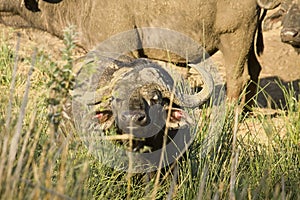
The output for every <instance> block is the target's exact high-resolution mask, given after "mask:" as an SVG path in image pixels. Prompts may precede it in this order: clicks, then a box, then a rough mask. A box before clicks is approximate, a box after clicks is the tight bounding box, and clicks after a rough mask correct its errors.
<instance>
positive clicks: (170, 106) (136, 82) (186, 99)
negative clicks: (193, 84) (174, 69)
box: [111, 59, 212, 151]
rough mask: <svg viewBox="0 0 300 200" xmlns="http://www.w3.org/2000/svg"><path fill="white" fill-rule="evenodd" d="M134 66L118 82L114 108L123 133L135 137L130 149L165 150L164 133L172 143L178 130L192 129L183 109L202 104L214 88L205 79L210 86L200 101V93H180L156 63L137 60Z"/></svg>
mask: <svg viewBox="0 0 300 200" xmlns="http://www.w3.org/2000/svg"><path fill="white" fill-rule="evenodd" d="M134 65H135V68H134V69H133V70H131V71H129V72H128V73H127V74H125V75H124V77H123V79H121V80H120V81H119V82H117V83H116V85H115V87H114V89H113V91H112V102H111V109H112V112H113V114H114V116H115V124H116V126H117V128H118V129H119V130H120V132H121V133H122V134H123V133H125V134H132V135H133V136H134V138H135V140H134V142H133V146H132V149H131V150H133V151H145V147H147V149H149V148H150V151H155V150H157V149H160V148H161V147H162V145H163V136H164V134H165V133H167V135H168V138H169V139H168V142H170V140H171V139H172V138H173V137H174V136H175V135H176V134H177V132H178V131H179V130H185V131H188V130H189V128H190V127H191V125H192V124H193V120H192V119H191V117H190V115H189V114H188V113H187V112H186V111H185V110H184V109H183V108H182V107H183V106H184V107H185V106H189V107H197V106H200V105H201V104H203V103H204V102H205V101H204V100H207V99H208V98H209V97H210V95H211V91H212V89H211V88H210V89H207V87H208V86H209V85H212V83H211V81H212V80H211V79H210V80H209V83H208V82H206V81H207V79H204V83H205V84H207V86H205V87H203V88H204V89H203V91H200V92H199V93H200V95H201V96H202V99H201V98H200V99H198V96H199V93H197V94H193V95H187V94H186V95H184V94H179V93H180V92H179V91H176V90H177V89H176V87H175V82H174V79H173V78H172V77H171V76H170V74H169V73H168V72H167V71H165V70H164V69H162V68H161V67H160V66H158V65H157V64H155V63H153V62H150V61H149V60H146V59H138V60H137V61H135V63H134ZM202 75H203V74H202ZM172 90H173V91H172ZM201 92H202V93H201Z"/></svg>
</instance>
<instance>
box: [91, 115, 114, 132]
mask: <svg viewBox="0 0 300 200" xmlns="http://www.w3.org/2000/svg"><path fill="white" fill-rule="evenodd" d="M93 118H94V119H96V120H97V121H98V123H99V124H100V126H101V129H102V130H108V129H109V128H111V126H112V125H113V124H114V121H115V118H114V116H113V113H112V111H108V110H104V111H97V112H96V113H95V115H94V117H93Z"/></svg>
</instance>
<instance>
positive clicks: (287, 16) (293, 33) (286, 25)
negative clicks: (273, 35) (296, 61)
mask: <svg viewBox="0 0 300 200" xmlns="http://www.w3.org/2000/svg"><path fill="white" fill-rule="evenodd" d="M276 21H281V25H282V29H281V33H280V36H281V41H282V42H284V43H288V44H290V45H292V46H293V47H294V48H295V50H296V52H298V53H300V1H299V0H285V1H284V2H283V3H281V6H280V9H279V10H278V11H277V12H275V13H274V14H272V15H271V16H270V17H268V18H266V22H265V24H266V25H265V27H266V29H270V28H272V25H273V23H274V22H276Z"/></svg>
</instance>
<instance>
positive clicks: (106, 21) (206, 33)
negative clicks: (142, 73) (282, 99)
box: [0, 0, 280, 105]
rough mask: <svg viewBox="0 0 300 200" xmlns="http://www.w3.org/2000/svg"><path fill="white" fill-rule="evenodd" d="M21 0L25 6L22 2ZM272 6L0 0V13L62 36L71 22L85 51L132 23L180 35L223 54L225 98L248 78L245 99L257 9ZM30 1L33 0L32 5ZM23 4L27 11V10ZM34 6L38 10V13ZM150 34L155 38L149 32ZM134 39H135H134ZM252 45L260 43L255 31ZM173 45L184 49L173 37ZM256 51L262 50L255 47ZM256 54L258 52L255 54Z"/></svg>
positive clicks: (210, 0) (207, 1) (225, 0)
mask: <svg viewBox="0 0 300 200" xmlns="http://www.w3.org/2000/svg"><path fill="white" fill-rule="evenodd" d="M24 1H25V3H26V4H27V6H23V5H24ZM258 2H259V6H261V7H264V8H266V9H273V8H274V7H276V6H277V5H278V4H279V3H280V1H279V0H257V1H256V0H244V1H236V0H192V1H189V2H188V3H186V2H183V1H180V0H174V1H140V0H132V1H129V0H122V1H117V0H111V1H105V0H104V1H95V0H77V1H75V0H62V1H50V0H47V1H42V0H40V1H36V0H15V1H6V0H0V11H5V12H11V13H14V14H16V15H19V16H21V17H22V18H23V19H24V20H25V21H26V23H27V25H29V26H31V27H34V28H39V29H42V30H45V31H47V32H50V33H52V34H54V35H56V36H58V37H63V28H64V27H66V26H68V25H70V24H72V25H75V26H76V31H78V32H79V37H78V45H80V46H82V47H83V48H85V49H86V50H91V49H93V48H94V47H95V45H96V44H98V43H100V42H101V41H104V40H105V39H107V38H109V37H110V36H112V35H114V34H117V33H121V32H124V31H127V30H131V29H134V28H135V27H138V28H139V27H162V28H168V29H171V30H174V31H178V32H180V33H183V34H186V35H187V36H188V37H190V38H192V39H193V40H195V41H196V42H198V43H199V44H200V45H202V46H203V47H205V50H206V51H207V52H208V53H209V54H210V55H212V54H214V53H215V52H217V51H218V50H220V51H221V52H222V53H223V55H224V58H225V65H226V83H227V97H228V98H229V99H231V100H234V101H237V100H238V99H239V96H240V94H241V92H242V90H243V89H244V87H245V86H246V85H248V82H249V81H250V80H252V81H253V82H251V83H250V85H248V88H247V92H246V93H247V94H246V98H245V99H244V102H248V103H249V104H250V105H251V102H252V101H248V100H250V99H251V97H253V95H255V93H256V82H257V81H258V76H259V73H260V70H261V66H260V64H259V62H258V61H257V58H256V55H255V48H254V46H255V45H254V37H255V33H256V30H257V27H258V26H260V21H261V20H260V19H259V17H260V11H261V9H260V7H259V6H258ZM36 3H38V4H37V5H36ZM28 8H29V9H28ZM39 10H40V11H39ZM2 22H3V23H6V24H13V25H16V26H21V24H20V23H19V21H18V22H16V21H14V22H11V23H10V21H9V20H8V19H2ZM137 35H138V37H137V40H136V41H137V49H139V48H143V46H142V45H143V42H144V40H146V39H147V38H148V36H147V34H146V33H143V32H137ZM151 37H154V38H155V37H156V36H155V35H151ZM139 40H140V41H139ZM257 41H258V43H259V44H258V46H262V43H261V42H262V39H261V32H259V33H258V39H257ZM174 44H177V45H178V48H179V49H180V48H183V47H185V46H184V44H181V41H176V40H174ZM258 49H259V51H262V48H261V47H260V48H258ZM257 53H258V54H260V53H261V52H257ZM138 56H142V57H143V56H147V57H148V58H155V59H161V60H167V61H169V59H170V57H169V54H166V53H161V52H157V51H155V50H149V51H148V50H144V52H143V55H140V54H139V55H138ZM187 59H188V60H189V61H190V62H198V61H199V57H197V56H196V55H194V54H193V51H190V52H187ZM171 60H172V61H174V62H185V61H186V58H184V59H182V58H181V59H178V58H177V57H171Z"/></svg>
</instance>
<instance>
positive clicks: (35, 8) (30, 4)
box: [24, 0, 41, 12]
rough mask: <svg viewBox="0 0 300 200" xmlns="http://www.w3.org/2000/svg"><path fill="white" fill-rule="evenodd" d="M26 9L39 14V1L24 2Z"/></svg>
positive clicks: (27, 0) (28, 0)
mask: <svg viewBox="0 0 300 200" xmlns="http://www.w3.org/2000/svg"><path fill="white" fill-rule="evenodd" d="M24 4H25V7H26V8H27V9H28V10H30V11H32V12H39V11H41V10H40V9H39V3H38V0H24Z"/></svg>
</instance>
